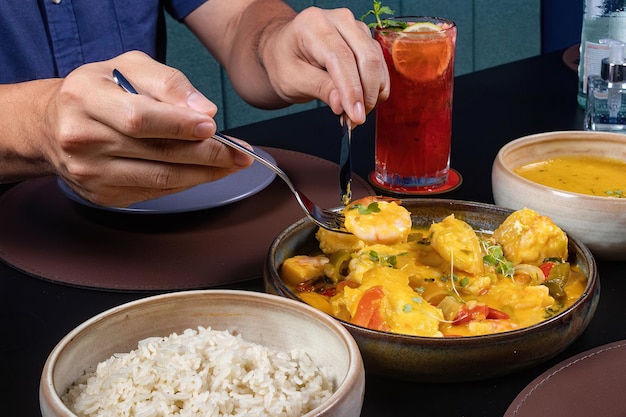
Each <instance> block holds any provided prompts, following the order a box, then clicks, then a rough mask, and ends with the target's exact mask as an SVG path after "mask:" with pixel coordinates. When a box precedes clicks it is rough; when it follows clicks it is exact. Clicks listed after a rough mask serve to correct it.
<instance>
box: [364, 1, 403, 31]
mask: <svg viewBox="0 0 626 417" xmlns="http://www.w3.org/2000/svg"><path fill="white" fill-rule="evenodd" d="M394 13H395V12H394V11H393V10H391V8H390V7H389V6H383V5H382V4H381V2H380V1H376V0H374V8H373V9H372V10H369V11H368V12H367V13H365V14H364V15H363V16H361V21H363V22H364V21H365V18H366V17H368V16H369V15H373V16H374V17H375V18H376V21H375V22H373V23H368V24H367V26H368V27H369V28H376V27H378V28H380V29H383V28H399V29H404V28H405V27H407V26H408V24H407V23H405V22H398V21H396V20H389V19H381V15H384V14H389V15H393V14H394Z"/></svg>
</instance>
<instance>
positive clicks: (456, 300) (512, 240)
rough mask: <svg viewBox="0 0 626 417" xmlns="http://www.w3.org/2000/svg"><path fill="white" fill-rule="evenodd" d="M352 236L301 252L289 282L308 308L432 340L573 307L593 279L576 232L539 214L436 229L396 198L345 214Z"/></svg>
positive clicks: (447, 222) (510, 326)
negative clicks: (574, 251)
mask: <svg viewBox="0 0 626 417" xmlns="http://www.w3.org/2000/svg"><path fill="white" fill-rule="evenodd" d="M344 215H345V227H346V229H347V231H348V232H350V234H345V233H344V234H342V233H336V232H330V231H327V230H325V229H319V230H318V231H317V233H316V238H317V240H318V242H319V248H320V252H319V253H317V254H307V255H296V256H293V257H291V258H288V259H286V260H285V261H284V262H283V264H282V265H281V267H280V276H281V279H282V280H283V281H284V282H285V284H287V286H289V288H290V289H291V290H292V291H293V292H294V293H295V294H296V295H298V296H299V297H300V298H301V299H302V300H303V301H304V302H306V303H308V304H310V305H312V306H313V307H316V308H318V309H320V310H322V311H324V312H326V313H328V314H330V315H332V316H334V317H336V318H339V319H341V320H344V321H346V322H349V323H352V324H355V325H358V326H363V327H367V328H370V329H374V330H380V331H386V332H392V333H400V334H406V335H415V336H426V337H454V336H478V335H484V334H491V333H499V332H505V331H509V330H515V329H519V328H523V327H527V326H531V325H533V324H536V323H539V322H541V321H543V320H546V319H547V318H549V317H552V316H553V315H555V314H558V313H559V312H560V311H562V310H564V309H566V308H567V307H569V306H570V305H572V304H573V303H574V302H575V301H576V300H577V299H578V298H580V296H581V295H582V294H583V292H584V290H585V287H586V285H587V277H585V275H584V274H583V273H582V272H581V270H580V269H579V268H578V266H576V265H570V264H569V263H568V261H567V259H568V238H567V235H566V234H565V233H564V232H563V231H562V230H561V229H560V228H559V227H557V226H556V225H555V224H554V223H553V222H552V221H551V220H550V218H548V217H546V216H542V215H540V214H538V213H536V212H534V211H532V210H530V209H527V208H525V209H522V210H518V211H515V212H513V213H512V214H511V215H510V216H509V217H508V218H507V219H506V220H505V221H504V222H503V223H502V224H501V225H500V226H499V227H498V228H497V229H496V230H495V231H480V230H474V229H473V228H472V227H471V226H470V225H468V224H467V223H466V222H464V221H463V219H461V218H456V217H455V216H454V214H450V215H449V216H448V217H446V218H444V219H443V220H441V221H440V222H438V223H433V224H431V225H430V226H429V227H427V228H417V227H414V226H413V225H412V222H411V213H410V212H409V211H408V210H407V209H406V208H404V207H403V206H402V205H401V202H400V201H398V200H395V199H389V198H382V197H365V198H362V199H360V200H357V201H354V202H353V203H352V204H350V205H348V206H347V207H346V208H345V209H344Z"/></svg>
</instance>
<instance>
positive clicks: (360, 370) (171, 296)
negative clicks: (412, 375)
mask: <svg viewBox="0 0 626 417" xmlns="http://www.w3.org/2000/svg"><path fill="white" fill-rule="evenodd" d="M187 297H230V298H232V297H237V298H238V299H240V301H244V300H249V301H252V300H256V301H259V300H262V301H263V302H264V303H265V304H271V305H273V306H275V305H277V304H278V305H282V306H283V307H285V308H287V309H289V310H291V311H299V312H300V314H306V315H309V316H311V317H312V318H314V319H315V320H314V321H315V322H316V323H318V324H319V325H322V326H324V327H328V328H330V329H331V330H333V331H334V332H335V333H336V334H337V336H338V337H339V339H341V341H342V342H343V343H344V345H345V347H346V351H347V354H348V358H349V360H348V366H347V367H346V368H347V369H346V375H345V376H344V378H343V379H342V380H340V381H337V387H336V388H335V391H334V392H333V393H332V395H331V396H330V397H329V398H327V399H326V400H325V401H324V402H323V403H322V404H320V405H318V406H317V407H316V408H314V409H313V410H311V411H310V412H308V413H306V414H304V415H303V416H302V417H313V416H317V415H319V414H320V413H321V412H325V411H327V410H329V409H332V408H333V407H334V406H335V405H336V404H338V403H340V402H341V398H342V397H343V395H344V394H345V392H347V391H348V390H349V388H352V387H353V384H354V383H355V382H358V381H356V380H357V379H359V378H361V379H363V380H364V365H363V359H362V356H361V352H360V349H359V347H358V344H357V342H356V340H355V339H354V337H353V336H352V334H351V333H350V332H349V331H348V330H347V329H346V328H345V327H344V326H342V325H341V323H339V322H337V321H336V320H334V318H333V317H331V316H329V315H327V314H325V313H324V312H322V311H320V310H318V309H316V308H314V307H312V306H309V305H308V304H306V303H300V302H298V301H296V300H291V299H289V298H285V297H280V296H277V295H273V294H268V293H264V292H259V291H246V290H229V289H199V290H183V291H174V292H168V293H163V294H157V295H153V296H148V297H144V298H140V299H137V300H132V301H129V302H126V303H123V304H120V305H117V306H114V307H112V308H109V309H107V310H104V311H102V312H101V313H98V314H96V315H95V316H92V317H91V318H89V319H87V320H85V321H83V322H82V323H80V324H79V325H77V326H76V327H74V328H73V329H72V330H71V331H70V332H69V333H67V334H66V335H65V336H64V337H63V338H62V339H61V340H60V341H59V342H58V343H57V344H56V345H55V346H54V348H53V349H52V351H51V352H50V354H49V355H48V357H47V359H46V361H45V363H44V366H43V370H42V373H41V378H40V384H39V402H40V406H41V404H42V401H41V399H42V397H43V396H44V395H47V398H48V399H50V402H51V403H50V404H49V405H50V407H51V408H52V409H53V410H58V411H61V412H62V413H63V414H62V416H63V417H69V416H72V417H75V416H76V414H75V413H73V412H72V411H71V410H70V409H69V408H68V407H67V406H66V405H65V404H64V403H63V401H62V400H61V396H60V395H59V394H57V390H56V389H55V388H56V387H55V384H54V372H55V369H56V364H57V362H58V360H59V358H60V356H61V355H62V354H63V352H64V350H65V348H66V347H67V346H68V345H69V344H71V343H72V341H73V340H74V339H75V338H76V337H77V336H79V335H80V334H81V333H84V332H88V331H89V328H90V327H91V326H92V325H94V324H97V323H99V322H101V321H104V320H106V319H107V318H108V317H110V316H115V315H117V314H119V313H121V312H123V311H125V310H127V309H135V308H139V307H141V306H142V305H146V304H152V303H158V302H160V301H164V300H167V301H168V302H170V301H172V300H180V299H185V298H187ZM182 330H184V329H181V331H182ZM244 337H245V336H244ZM138 341H139V340H137V342H138ZM94 365H95V364H94ZM363 384H364V381H363V383H362V384H360V385H363Z"/></svg>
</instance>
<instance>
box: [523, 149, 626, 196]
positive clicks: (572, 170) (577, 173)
mask: <svg viewBox="0 0 626 417" xmlns="http://www.w3.org/2000/svg"><path fill="white" fill-rule="evenodd" d="M514 172H515V173H516V174H518V175H520V176H522V177H524V178H526V179H528V180H530V181H533V182H536V183H538V184H542V185H546V186H548V187H552V188H556V189H559V190H563V191H570V192H573V193H579V194H588V195H594V196H600V197H622V198H623V197H626V161H624V160H620V159H614V158H607V157H598V156H580V155H579V156H562V157H559V158H552V159H546V160H543V161H537V162H533V163H530V164H527V165H522V166H521V167H518V168H516V169H515V170H514Z"/></svg>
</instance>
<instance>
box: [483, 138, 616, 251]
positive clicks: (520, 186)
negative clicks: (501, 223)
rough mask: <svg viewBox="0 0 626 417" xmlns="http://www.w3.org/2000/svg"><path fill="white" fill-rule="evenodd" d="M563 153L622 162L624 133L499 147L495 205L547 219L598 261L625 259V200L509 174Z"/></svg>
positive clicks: (521, 140)
mask: <svg viewBox="0 0 626 417" xmlns="http://www.w3.org/2000/svg"><path fill="white" fill-rule="evenodd" d="M566 154H567V155H572V154H580V155H598V156H607V157H612V158H620V159H623V160H625V161H626V135H621V134H617V133H603V132H591V131H589V132H587V131H564V132H549V133H540V134H536V135H531V136H525V137H522V138H519V139H516V140H514V141H512V142H510V143H508V144H507V145H505V146H504V147H502V149H500V151H499V152H498V155H497V156H496V159H495V162H494V164H493V171H492V187H493V198H494V201H495V203H496V204H497V205H499V206H503V207H508V208H512V209H520V208H523V207H528V208H531V209H533V210H535V211H537V212H539V213H542V214H545V215H547V216H550V218H552V220H553V221H554V222H555V223H556V224H558V225H559V226H561V227H562V228H563V230H565V231H566V232H568V233H569V234H570V235H571V236H574V237H577V238H578V239H580V241H581V242H583V243H584V244H585V245H587V246H588V247H589V249H591V251H592V252H593V254H594V255H595V256H597V257H598V258H601V259H607V260H622V261H623V260H626V198H609V197H595V196H591V195H583V194H577V193H571V192H566V191H561V190H557V189H554V188H550V187H546V186H543V185H540V184H537V183H535V182H532V181H530V180H527V179H525V178H522V177H520V176H519V175H517V174H515V173H513V170H514V169H515V168H517V167H519V166H520V165H524V164H527V163H530V162H534V161H538V160H541V159H545V158H550V157H557V156H559V155H566ZM624 175H625V176H626V172H625V173H624ZM624 191H626V190H624Z"/></svg>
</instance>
